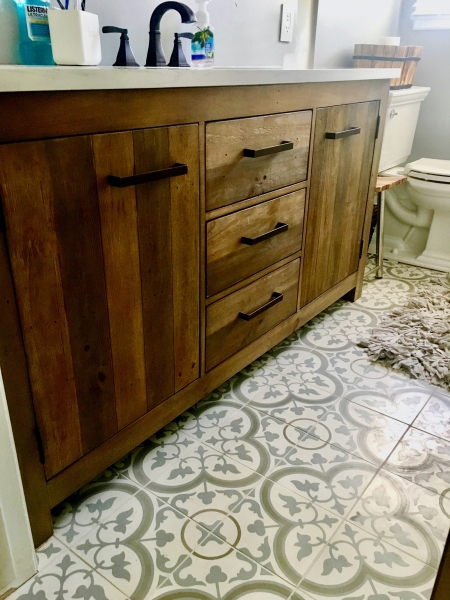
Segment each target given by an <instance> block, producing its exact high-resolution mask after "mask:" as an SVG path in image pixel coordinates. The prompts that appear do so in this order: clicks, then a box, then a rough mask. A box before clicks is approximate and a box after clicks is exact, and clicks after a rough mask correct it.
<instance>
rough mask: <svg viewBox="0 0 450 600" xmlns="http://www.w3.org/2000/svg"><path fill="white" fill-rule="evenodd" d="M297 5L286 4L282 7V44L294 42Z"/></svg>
mask: <svg viewBox="0 0 450 600" xmlns="http://www.w3.org/2000/svg"><path fill="white" fill-rule="evenodd" d="M294 14H295V4H294V3H293V2H285V3H284V4H282V5H281V31H280V42H292V35H293V33H294Z"/></svg>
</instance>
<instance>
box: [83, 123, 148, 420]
mask: <svg viewBox="0 0 450 600" xmlns="http://www.w3.org/2000/svg"><path fill="white" fill-rule="evenodd" d="M92 145H93V151H94V157H95V167H96V173H97V188H98V199H99V207H100V217H101V235H102V242H103V255H104V264H105V278H106V289H107V295H108V311H109V325H110V331H111V347H112V357H113V363H114V386H115V394H116V410H117V421H118V427H119V429H121V428H122V427H125V426H126V425H128V424H129V423H131V422H132V421H134V420H135V419H137V418H138V417H140V416H141V415H143V414H145V413H146V412H147V392H146V382H145V355H144V339H143V335H142V331H143V318H142V301H141V273H140V262H139V239H138V228H137V221H138V218H137V208H136V189H135V188H134V187H127V188H122V189H119V188H116V187H113V186H110V185H109V184H108V182H107V177H108V175H111V174H114V175H117V176H118V177H121V176H122V177H125V176H127V175H129V174H130V173H133V172H134V150H133V134H132V133H131V132H125V133H112V134H108V135H96V136H93V138H92Z"/></svg>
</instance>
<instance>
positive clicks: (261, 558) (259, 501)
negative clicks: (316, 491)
mask: <svg viewBox="0 0 450 600" xmlns="http://www.w3.org/2000/svg"><path fill="white" fill-rule="evenodd" d="M340 523H341V518H340V517H337V516H336V515H335V514H333V513H330V512H328V511H327V510H324V509H323V508H322V507H321V506H320V505H319V504H318V503H314V502H311V501H310V500H308V499H306V498H304V497H302V496H300V495H298V494H294V493H292V492H291V491H289V490H287V489H286V488H284V487H282V486H280V485H277V484H276V483H273V482H272V481H270V480H268V479H263V480H261V481H260V482H259V483H258V484H257V485H256V486H255V487H254V488H253V490H252V491H251V492H250V494H249V495H248V496H247V497H246V498H245V499H244V500H243V501H242V502H241V503H240V504H239V505H238V506H237V507H236V508H235V509H234V511H233V512H232V513H231V514H230V515H228V518H227V519H226V520H225V521H224V522H223V523H222V524H221V528H220V530H219V529H218V530H215V531H214V534H215V535H217V536H219V537H222V538H223V539H224V540H226V541H227V542H228V543H229V544H231V545H233V546H234V547H236V548H237V549H239V550H240V551H241V552H243V553H244V554H246V555H247V556H249V557H250V558H251V559H252V560H254V561H256V562H258V563H260V564H261V565H263V566H264V567H265V568H267V569H268V570H270V571H272V572H274V573H275V574H276V575H278V576H280V577H281V578H283V579H286V581H287V582H289V583H292V584H295V585H297V584H298V583H299V582H300V580H301V578H302V577H303V575H305V573H306V571H307V570H308V568H309V567H310V566H311V565H312V563H313V562H314V560H315V559H316V558H317V556H318V555H319V554H320V552H321V551H322V549H323V548H324V545H325V544H326V542H327V540H329V539H330V538H331V537H332V535H333V533H334V532H335V531H336V529H337V528H338V526H339V524H340Z"/></svg>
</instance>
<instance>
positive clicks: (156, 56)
mask: <svg viewBox="0 0 450 600" xmlns="http://www.w3.org/2000/svg"><path fill="white" fill-rule="evenodd" d="M172 9H173V10H176V11H178V12H179V13H180V16H181V21H182V23H195V22H196V21H197V19H196V18H195V14H194V13H193V12H192V10H191V9H190V8H189V6H186V4H182V3H181V2H172V1H169V2H163V3H162V4H160V5H159V6H157V7H156V8H155V10H154V11H153V14H152V17H151V19H150V42H149V46H148V52H147V62H146V63H145V66H146V67H165V66H166V57H165V56H164V50H163V47H162V44H161V31H160V29H159V26H160V24H161V19H162V17H163V15H164V14H165V13H166V12H167V11H168V10H172Z"/></svg>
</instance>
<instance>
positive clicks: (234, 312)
mask: <svg viewBox="0 0 450 600" xmlns="http://www.w3.org/2000/svg"><path fill="white" fill-rule="evenodd" d="M299 269H300V260H299V259H297V260H294V261H292V262H291V263H288V264H287V265H286V266H284V267H281V269H277V270H276V271H273V272H272V273H270V274H269V275H266V276H265V277H262V278H261V279H258V280H257V281H255V282H254V283H251V284H250V285H248V286H246V287H244V288H242V289H240V290H239V291H237V292H234V293H233V294H230V295H229V296H226V297H225V298H223V299H222V300H219V301H217V302H215V303H214V304H211V305H209V306H208V308H207V309H206V369H207V370H208V371H209V370H210V369H212V368H213V367H215V366H216V365H218V364H219V363H221V362H222V361H224V360H225V359H226V358H228V357H229V356H231V355H232V354H235V353H236V352H238V351H239V350H241V349H242V348H243V347H244V346H246V345H248V344H249V343H250V342H252V341H253V340H255V339H256V338H258V337H260V336H261V335H263V334H264V333H266V332H267V331H269V330H270V329H272V327H274V326H275V325H278V323H280V322H281V321H283V320H284V319H286V318H287V317H289V316H290V315H292V314H293V313H295V312H296V309H297V293H298V278H299ZM274 292H278V293H280V294H283V296H284V298H283V300H282V302H280V303H278V304H276V305H275V306H273V307H271V308H269V309H268V310H267V311H266V312H264V313H262V314H261V315H259V316H258V317H256V318H255V319H253V320H252V321H244V320H242V319H240V318H239V313H240V312H243V313H251V312H253V311H255V310H257V309H258V308H260V307H261V306H263V305H264V304H266V303H267V302H269V301H270V299H271V297H272V294H273V293H274Z"/></svg>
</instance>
